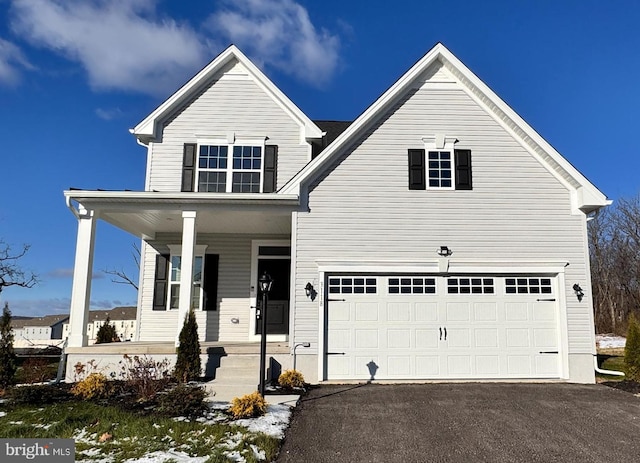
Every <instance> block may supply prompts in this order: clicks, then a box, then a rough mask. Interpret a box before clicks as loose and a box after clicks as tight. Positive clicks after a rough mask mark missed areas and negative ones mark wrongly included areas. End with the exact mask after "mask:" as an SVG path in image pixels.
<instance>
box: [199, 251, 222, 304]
mask: <svg viewBox="0 0 640 463" xmlns="http://www.w3.org/2000/svg"><path fill="white" fill-rule="evenodd" d="M219 260H220V256H218V254H205V256H204V280H203V281H202V290H203V291H204V310H217V309H218V261H219Z"/></svg>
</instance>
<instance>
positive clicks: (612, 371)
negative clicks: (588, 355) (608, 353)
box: [593, 354, 624, 376]
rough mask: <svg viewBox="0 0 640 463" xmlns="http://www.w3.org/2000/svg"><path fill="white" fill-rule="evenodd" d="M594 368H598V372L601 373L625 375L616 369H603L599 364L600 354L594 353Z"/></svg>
mask: <svg viewBox="0 0 640 463" xmlns="http://www.w3.org/2000/svg"><path fill="white" fill-rule="evenodd" d="M593 368H594V369H595V370H596V372H597V373H600V374H601V375H611V376H624V373H623V372H621V371H615V370H603V369H601V368H600V367H599V366H598V356H597V355H595V354H594V356H593Z"/></svg>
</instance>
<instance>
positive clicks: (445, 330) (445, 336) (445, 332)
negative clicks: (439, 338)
mask: <svg viewBox="0 0 640 463" xmlns="http://www.w3.org/2000/svg"><path fill="white" fill-rule="evenodd" d="M444 340H445V341H446V340H447V329H446V328H445V329H444Z"/></svg>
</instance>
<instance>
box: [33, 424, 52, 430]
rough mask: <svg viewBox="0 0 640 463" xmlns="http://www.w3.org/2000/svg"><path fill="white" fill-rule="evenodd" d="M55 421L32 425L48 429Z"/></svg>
mask: <svg viewBox="0 0 640 463" xmlns="http://www.w3.org/2000/svg"><path fill="white" fill-rule="evenodd" d="M54 424H56V423H48V424H34V425H33V427H34V428H41V429H49V428H50V427H51V426H53V425H54Z"/></svg>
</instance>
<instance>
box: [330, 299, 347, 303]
mask: <svg viewBox="0 0 640 463" xmlns="http://www.w3.org/2000/svg"><path fill="white" fill-rule="evenodd" d="M327 301H329V302H347V300H346V299H327Z"/></svg>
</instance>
